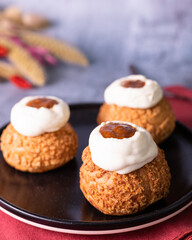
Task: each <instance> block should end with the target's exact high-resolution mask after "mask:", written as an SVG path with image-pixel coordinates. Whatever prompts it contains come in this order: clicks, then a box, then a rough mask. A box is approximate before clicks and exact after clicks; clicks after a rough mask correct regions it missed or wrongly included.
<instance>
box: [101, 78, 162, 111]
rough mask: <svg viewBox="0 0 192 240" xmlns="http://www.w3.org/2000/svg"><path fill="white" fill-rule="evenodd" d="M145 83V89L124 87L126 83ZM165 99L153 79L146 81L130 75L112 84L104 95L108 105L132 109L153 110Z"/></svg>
mask: <svg viewBox="0 0 192 240" xmlns="http://www.w3.org/2000/svg"><path fill="white" fill-rule="evenodd" d="M137 80H140V81H142V82H144V86H143V87H139V88H133V87H127V88H126V87H123V86H122V82H124V81H137ZM162 97H163V91H162V89H161V87H160V86H159V84H158V83H157V82H156V81H154V80H151V79H146V78H145V76H143V75H130V76H127V77H124V78H120V79H117V80H115V81H114V82H112V83H111V84H110V85H109V86H108V87H107V88H106V89H105V93H104V99H105V102H106V103H107V104H116V105H118V106H125V107H130V108H142V109H145V108H151V107H153V106H155V105H156V104H157V103H158V102H159V101H160V100H161V99H162Z"/></svg>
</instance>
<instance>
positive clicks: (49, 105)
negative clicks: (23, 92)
mask: <svg viewBox="0 0 192 240" xmlns="http://www.w3.org/2000/svg"><path fill="white" fill-rule="evenodd" d="M69 117H70V109H69V106H68V105H67V104H66V103H65V102H64V101H63V100H61V99H59V98H56V97H52V96H47V97H44V96H33V97H31V96H29V97H25V98H23V99H22V100H21V101H19V102H18V103H16V104H15V105H14V106H13V108H12V110H11V122H10V124H8V126H7V127H6V128H5V130H4V131H3V133H2V136H1V150H2V153H3V156H4V159H5V161H6V162H7V163H8V164H9V165H10V166H12V167H14V168H16V169H18V170H21V171H28V172H45V171H48V170H51V169H55V168H57V167H60V166H62V165H64V164H65V163H67V162H69V161H70V160H71V159H73V158H74V157H75V155H76V151H77V147H78V139H77V135H76V133H75V131H74V129H73V127H72V126H71V124H70V123H69V122H68V120H69Z"/></svg>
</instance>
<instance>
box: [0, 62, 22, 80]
mask: <svg viewBox="0 0 192 240" xmlns="http://www.w3.org/2000/svg"><path fill="white" fill-rule="evenodd" d="M13 75H20V73H19V71H18V70H17V69H16V67H14V66H13V65H11V64H10V63H6V62H3V61H0V77H2V78H5V79H9V78H10V77H11V76H13Z"/></svg>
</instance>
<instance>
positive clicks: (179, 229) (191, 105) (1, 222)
mask: <svg viewBox="0 0 192 240" xmlns="http://www.w3.org/2000/svg"><path fill="white" fill-rule="evenodd" d="M165 90H166V91H169V92H172V93H175V94H177V95H180V96H181V98H177V97H174V96H172V97H168V100H169V101H170V103H171V105H172V107H173V110H174V112H175V114H176V117H177V119H178V120H179V121H180V122H182V123H184V124H185V125H187V126H188V127H190V128H192V101H188V100H186V99H184V98H182V97H187V98H189V99H192V91H191V90H189V89H187V88H184V87H181V86H172V87H166V88H165ZM33 239H36V240H63V239H66V240H76V239H78V240H81V239H83V240H90V239H95V240H97V239H98V240H102V239H105V240H108V239H110V240H113V239H114V240H120V239H121V240H124V239H131V240H149V239H157V240H179V239H180V240H192V206H190V207H188V208H187V209H186V210H185V211H183V212H182V213H180V214H178V215H177V216H175V217H173V218H171V219H169V220H167V221H165V222H162V223H160V224H157V225H155V226H152V227H149V228H145V229H141V230H138V231H133V232H127V233H121V234H114V235H102V236H87V235H74V234H65V233H57V232H51V231H48V230H44V229H40V228H36V227H33V226H30V225H28V224H25V223H22V222H20V221H18V220H16V219H13V218H12V217H10V216H8V215H6V214H5V213H3V212H1V211H0V240H33Z"/></svg>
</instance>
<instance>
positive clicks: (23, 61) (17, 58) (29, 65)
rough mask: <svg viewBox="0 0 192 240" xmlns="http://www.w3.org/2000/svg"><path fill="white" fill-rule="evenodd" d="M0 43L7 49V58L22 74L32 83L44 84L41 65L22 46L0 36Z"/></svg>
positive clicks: (43, 73)
mask: <svg viewBox="0 0 192 240" xmlns="http://www.w3.org/2000/svg"><path fill="white" fill-rule="evenodd" d="M0 45H2V46H4V47H6V48H8V49H9V52H8V56H7V57H8V59H9V60H10V61H11V62H12V63H13V64H14V66H15V67H16V68H17V69H18V70H19V72H20V73H21V74H22V75H23V76H25V77H26V78H27V79H29V80H30V81H31V82H32V83H33V84H34V85H37V86H42V85H44V84H45V72H44V69H43V67H42V66H41V65H40V64H39V63H38V61H36V60H35V59H34V58H33V57H32V56H31V55H30V54H29V53H28V52H27V51H26V50H25V49H24V48H22V47H20V46H18V45H16V44H15V43H13V42H12V41H10V40H9V39H6V38H0Z"/></svg>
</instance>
